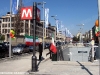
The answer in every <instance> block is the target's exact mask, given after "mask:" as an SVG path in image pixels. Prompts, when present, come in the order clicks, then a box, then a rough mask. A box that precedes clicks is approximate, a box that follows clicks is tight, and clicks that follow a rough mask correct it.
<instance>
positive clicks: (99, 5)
mask: <svg viewBox="0 0 100 75" xmlns="http://www.w3.org/2000/svg"><path fill="white" fill-rule="evenodd" d="M98 24H99V25H98V26H99V32H100V0H98ZM98 40H99V75H100V34H99V36H98Z"/></svg>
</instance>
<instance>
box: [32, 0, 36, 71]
mask: <svg viewBox="0 0 100 75" xmlns="http://www.w3.org/2000/svg"><path fill="white" fill-rule="evenodd" d="M36 17H37V3H36V2H34V3H33V48H34V50H33V56H32V72H36V71H37V57H36V55H35V48H36V47H35V26H36Z"/></svg>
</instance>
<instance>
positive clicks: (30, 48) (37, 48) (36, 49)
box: [29, 46, 39, 52]
mask: <svg viewBox="0 0 100 75" xmlns="http://www.w3.org/2000/svg"><path fill="white" fill-rule="evenodd" d="M29 50H30V52H33V46H29ZM38 50H39V47H38V46H35V51H38Z"/></svg>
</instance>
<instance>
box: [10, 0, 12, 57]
mask: <svg viewBox="0 0 100 75" xmlns="http://www.w3.org/2000/svg"><path fill="white" fill-rule="evenodd" d="M11 17H12V0H10V30H11ZM9 33H10V32H9ZM9 58H11V37H10V35H9Z"/></svg>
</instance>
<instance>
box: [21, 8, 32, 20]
mask: <svg viewBox="0 0 100 75" xmlns="http://www.w3.org/2000/svg"><path fill="white" fill-rule="evenodd" d="M32 12H33V8H32V7H22V8H21V20H26V19H27V20H31V19H32Z"/></svg>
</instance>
